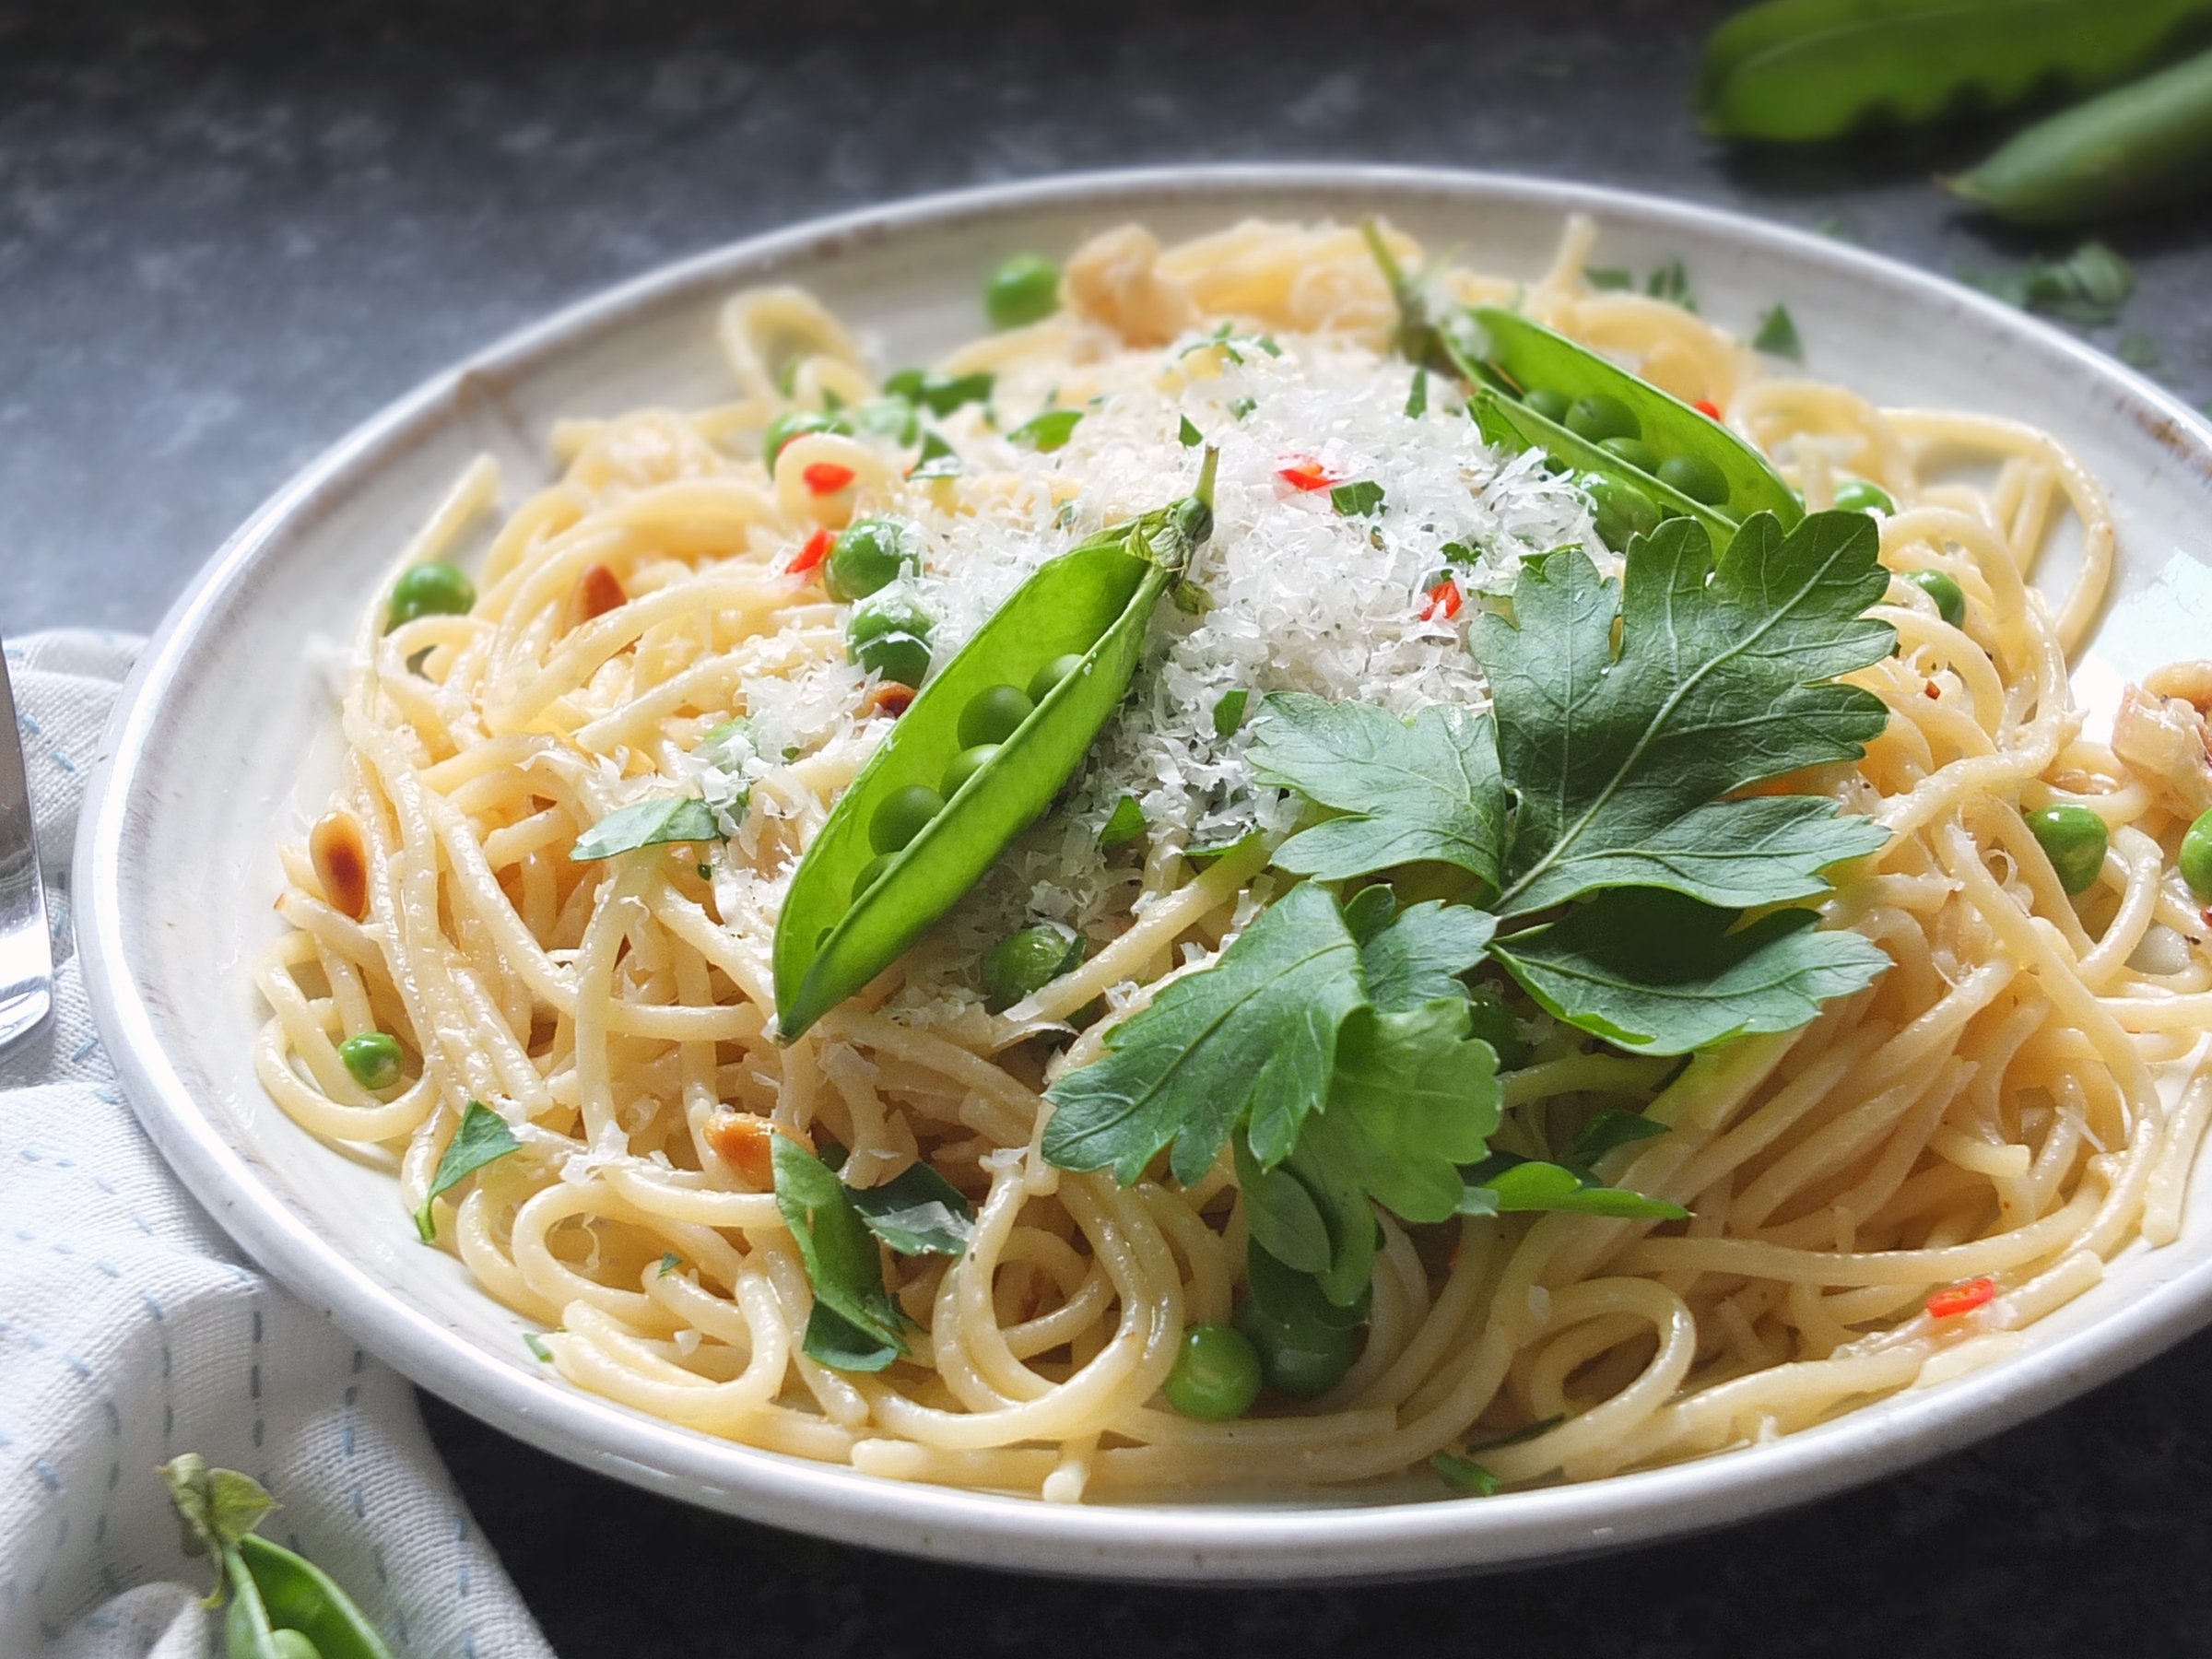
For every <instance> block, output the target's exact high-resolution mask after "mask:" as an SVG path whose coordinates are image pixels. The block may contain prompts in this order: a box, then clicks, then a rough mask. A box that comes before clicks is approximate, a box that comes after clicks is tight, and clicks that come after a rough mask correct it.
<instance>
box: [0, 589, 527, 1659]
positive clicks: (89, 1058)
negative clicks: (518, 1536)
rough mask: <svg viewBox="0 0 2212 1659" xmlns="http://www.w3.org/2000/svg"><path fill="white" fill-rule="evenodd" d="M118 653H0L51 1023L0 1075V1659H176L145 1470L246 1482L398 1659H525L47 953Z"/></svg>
mask: <svg viewBox="0 0 2212 1659" xmlns="http://www.w3.org/2000/svg"><path fill="white" fill-rule="evenodd" d="M141 643H142V641H138V640H135V639H131V638H127V637H124V636H122V635H116V634H97V633H83V632H54V633H45V634H33V635H30V636H29V637H27V638H25V639H22V640H19V641H11V642H9V644H8V646H7V665H8V672H9V675H10V677H11V678H12V680H13V682H14V686H15V693H16V704H17V708H18V714H19V717H20V720H21V724H22V732H23V744H24V759H25V760H26V762H27V763H28V766H29V776H30V794H31V799H32V801H33V803H34V805H35V809H36V813H37V818H38V830H39V857H40V860H41V864H42V865H43V867H44V870H45V875H46V902H47V905H48V906H49V909H50V911H51V913H52V917H53V933H54V943H55V951H54V954H55V958H56V961H57V965H58V968H59V974H58V977H57V980H56V983H55V988H54V989H55V1006H54V1015H53V1019H52V1020H50V1021H49V1022H48V1024H47V1026H46V1028H45V1030H43V1031H41V1033H40V1034H39V1035H38V1036H35V1037H33V1038H30V1039H29V1040H27V1041H24V1042H23V1043H22V1044H20V1045H18V1047H16V1048H14V1049H11V1050H9V1051H8V1052H7V1053H5V1054H0V1653H4V1654H7V1655H11V1656H14V1655H23V1656H29V1655H34V1654H41V1653H51V1654H53V1655H55V1656H56V1659H125V1656H128V1659H145V1656H154V1655H158V1656H159V1659H202V1656H203V1655H205V1654H206V1653H208V1652H209V1651H210V1644H211V1642H212V1641H214V1640H215V1637H216V1633H217V1631H218V1630H219V1628H220V1615H216V1614H209V1613H206V1611H204V1610H203V1609H202V1608H201V1607H200V1606H198V1600H197V1598H198V1596H199V1595H200V1594H202V1593H203V1592H205V1591H206V1589H207V1588H208V1587H209V1585H210V1583H212V1571H211V1569H210V1566H209V1564H208V1562H207V1561H206V1559H197V1560H195V1559H191V1558H189V1557H187V1556H185V1555H184V1553H183V1552H182V1549H181V1547H179V1542H178V1529H177V1524H176V1521H175V1519H174V1516H173V1513H172V1512H171V1508H170V1504H169V1498H168V1495H167V1493H166V1492H165V1491H164V1490H163V1488H162V1485H161V1482H160V1479H159V1477H158V1476H157V1475H156V1474H155V1466H156V1465H159V1464H161V1463H164V1462H166V1461H168V1460H169V1459H170V1458H171V1457H174V1456H175V1455H177V1454H178V1453H182V1452H197V1453H200V1454H201V1455H202V1456H204V1457H205V1458H206V1460H207V1461H208V1463H209V1464H211V1465H218V1466H220V1467H224V1468H234V1469H240V1470H242V1471H244V1472H245V1473H246V1474H249V1475H251V1476H253V1477H254V1478H255V1479H256V1480H258V1481H260V1482H261V1483H262V1485H264V1486H265V1487H266V1488H269V1490H270V1491H271V1492H273V1493H274V1494H276V1496H277V1499H278V1500H280V1501H281V1502H282V1503H283V1505H284V1507H283V1508H282V1509H281V1510H279V1511H277V1512H276V1513H274V1514H273V1515H271V1516H270V1517H269V1518H268V1520H266V1521H265V1522H264V1523H263V1524H262V1527H261V1531H262V1532H263V1533H264V1534H265V1535H267V1536H269V1537H271V1538H273V1539H275V1540H276V1541H277V1542H278V1543H281V1544H286V1545H288V1546H290V1547H293V1548H295V1549H298V1550H300V1552H301V1553H302V1554H304V1555H306V1556H307V1557H308V1558H309V1559H311V1560H312V1561H314V1562H315V1563H317V1564H318V1565H319V1566H321V1567H323V1568H324V1570H325V1571H328V1572H329V1573H330V1574H331V1575H332V1576H333V1577H334V1578H335V1579H336V1580H337V1582H338V1583H340V1584H341V1585H343V1586H344V1587H345V1588H346V1590H347V1592H348V1593H349V1594H351V1595H352V1596H353V1598H354V1599H355V1600H356V1601H357V1602H358V1603H359V1605H360V1606H361V1608H362V1610H363V1611H364V1612H366V1613H367V1614H368V1615H369V1617H370V1618H371V1620H373V1621H374V1622H375V1624H376V1626H377V1628H378V1629H379V1630H382V1632H383V1634H384V1637H385V1640H386V1641H388V1642H390V1644H391V1646H392V1649H393V1652H394V1653H395V1654H397V1655H400V1656H401V1659H449V1656H450V1659H508V1656H509V1655H515V1656H518V1659H551V1653H552V1650H551V1649H550V1648H548V1647H547V1645H546V1641H545V1638H544V1637H543V1636H542V1635H540V1634H539V1632H538V1630H537V1626H536V1624H535V1622H534V1621H533V1620H532V1618H531V1617H530V1614H529V1611H528V1610H527V1609H526V1608H525V1607H524V1606H523V1603H522V1598H521V1597H520V1596H518V1595H517V1594H515V1590H514V1586H513V1585H512V1583H510V1582H509V1581H508V1578H507V1574H506V1572H505V1571H503V1570H502V1569H501V1568H500V1562H499V1558H498V1557H497V1556H496V1555H494V1554H493V1553H492V1550H491V1547H490V1546H489V1545H488V1544H487V1543H486V1542H485V1541H484V1539H483V1538H482V1536H481V1535H479V1534H478V1533H477V1529H476V1526H475V1524H473V1522H472V1521H471V1520H470V1518H469V1514H468V1511H467V1508H466V1507H465V1505H464V1504H463V1503H462V1501H461V1498H460V1495H459V1494H458V1493H457V1492H455V1491H454V1489H453V1482H452V1481H451V1480H450V1479H449V1478H448V1477H447V1475H446V1472H445V1468H444V1465H442V1464H441V1463H440V1462H439V1460H438V1454H437V1453H436V1452H435V1451H434V1450H433V1449H432V1448H431V1446H430V1442H429V1437H428V1436H427V1435H425V1433H424V1432H423V1428H422V1420H421V1418H420V1417H419V1416H418V1414H417V1411H416V1407H415V1395H414V1392H413V1390H411V1389H410V1388H409V1387H408V1386H407V1384H406V1382H405V1381H404V1380H403V1379H402V1378H400V1377H399V1376H398V1375H397V1374H396V1373H394V1372H393V1371H389V1370H387V1369H386V1368H385V1367H383V1366H382V1365H381V1364H379V1363H378V1362H377V1361H376V1360H374V1359H370V1358H369V1357H368V1356H367V1355H366V1354H364V1353H363V1352H362V1351H361V1350H360V1349H359V1348H358V1347H355V1346H354V1344H353V1341H352V1339H351V1338H349V1337H347V1336H346V1335H344V1334H343V1333H341V1332H339V1331H338V1330H337V1329H335V1327H334V1326H332V1325H331V1324H329V1323H328V1322H327V1321H326V1320H324V1318H322V1317H321V1316H320V1315H318V1314H316V1313H314V1312H311V1311H310V1310H309V1309H307V1308H306V1307H303V1306H302V1305H301V1304H300V1303H299V1302H297V1301H295V1300H293V1299H292V1297H291V1296H290V1295H289V1294H288V1292H287V1291H285V1290H283V1289H282V1288H279V1287H278V1286H277V1285H276V1284H275V1283H274V1282H273V1281H272V1280H270V1279H269V1278H268V1277H266V1276H265V1275H264V1274H263V1273H262V1272H261V1271H260V1270H259V1269H258V1268H256V1267H254V1266H253V1265H252V1264H251V1263H250V1262H248V1261H247V1260H246V1259H245V1257H244V1256H243V1255H242V1254H241V1253H240V1252H239V1250H238V1248H237V1247H236V1246H235V1245H234V1244H232V1243H231V1242H230V1241H229V1238H227V1237H226V1236H225V1235H224V1234H223V1232H222V1231H221V1230H220V1229H218V1227H217V1226H216V1225H215V1223H214V1222H213V1221H211V1220H209V1219H208V1218H207V1216H206V1213H205V1212H204V1211H202V1210H201V1208H200V1207H199V1206H198V1205H197V1204H196V1203H194V1200H193V1199H192V1198H191V1196H190V1195H189V1194H186V1193H185V1191H184V1189H183V1187H182V1185H181V1184H179V1182H177V1179H176V1177H175V1176H173V1175H172V1174H171V1173H170V1171H169V1169H168V1167H167V1166H166V1165H165V1164H163V1162H162V1161H161V1159H160V1156H159V1154H158V1153H157V1152H156V1151H155V1150H154V1148H153V1146H152V1144H151V1143H150V1142H148V1141H147V1138H146V1135H145V1134H144V1132H143V1131H141V1130H140V1128H139V1127H138V1123H137V1120H136V1119H135V1117H133V1116H132V1115H131V1110H130V1107H129V1106H128V1105H127V1104H125V1103H124V1098H123V1094H122V1091H121V1089H120V1088H119V1087H118V1086H117V1084H116V1081H115V1074H114V1072H113V1070H112V1068H111V1067H110V1066H109V1065H108V1061H107V1056H106V1055H105V1054H104V1053H102V1052H101V1050H100V1041H99V1035H98V1033H97V1032H96V1031H95V1030H94V1029H93V1025H92V1015H91V1011H90V1009H89V1008H88V1006H86V1001H85V990H84V982H83V979H82V977H81V975H80V973H79V971H78V967H77V963H76V953H75V950H74V949H73V948H72V943H71V935H70V929H69V900H68V872H69V855H70V850H71V845H72V842H73V841H74V839H75V836H76V813H77V807H78V805H79V803H80V802H81V801H82V799H83V795H84V785H85V779H86V776H87V774H88V771H90V769H91V766H92V763H93V760H94V758H95V756H96V755H97V754H98V752H99V748H100V734H101V732H102V731H103V729H104V728H105V726H106V724H107V718H108V712H109V710H110V708H111V707H112V705H113V703H114V701H115V695H116V692H117V691H118V690H119V689H120V688H121V685H122V681H123V677H124V673H125V672H126V671H127V670H128V669H129V667H130V665H131V661H132V659H133V657H134V656H135V655H136V653H137V651H138V649H139V646H140V644H141Z"/></svg>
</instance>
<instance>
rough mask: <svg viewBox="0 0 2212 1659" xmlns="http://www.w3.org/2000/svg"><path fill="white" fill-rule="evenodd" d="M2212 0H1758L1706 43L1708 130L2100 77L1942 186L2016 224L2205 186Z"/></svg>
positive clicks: (1822, 123)
mask: <svg viewBox="0 0 2212 1659" xmlns="http://www.w3.org/2000/svg"><path fill="white" fill-rule="evenodd" d="M2208 39H2212V0H1768V3H1767V4H1764V5H1760V6H1752V7H1751V8H1749V9H1748V10H1746V11H1743V12H1739V13H1737V14H1736V15H1735V16H1734V17H1731V18H1728V19H1727V20H1726V21H1725V22H1724V23H1723V24H1722V25H1721V26H1720V27H1719V28H1718V29H1715V30H1714V31H1713V33H1712V36H1711V38H1710V39H1708V41H1706V45H1705V54H1704V61H1703V65H1702V68H1701V72H1700V79H1699V84H1698V88H1697V92H1696V97H1695V103H1696V107H1697V112H1698V116H1699V119H1700V123H1701V124H1703V126H1704V128H1705V130H1706V131H1707V132H1709V133H1711V134H1712V135H1714V136H1716V137H1721V138H1727V139H1734V140H1751V141H1757V142H1765V143H1776V144H1808V143H1821V142H1829V141H1833V140H1838V139H1849V138H1853V137H1854V136H1858V135H1865V134H1868V133H1872V132H1877V131H1880V130H1883V129H1885V128H1888V129H1895V128H1902V127H1916V126H1924V125H1928V124H1935V123H1938V122H1942V121H1946V120H1953V119H1958V118H1960V117H1967V116H1988V115H1990V114H1993V113H1995V112H2003V111H2006V110H2012V109H2017V108H2020V107H2022V106H2027V105H2030V104H2034V103H2039V102H2040V103H2048V102H2049V101H2050V100H2053V98H2054V97H2059V96H2067V95H2079V94H2081V93H2085V92H2088V91H2092V90H2095V89H2096V88H2106V87H2109V88H2112V90H2109V91H2106V92H2104V93H2103V94H2102V95H2101V96H2100V97H2097V98H2094V99H2092V100H2089V101H2088V102H2086V103H2083V104H2080V105H2079V106H2078V107H2077V108H2073V109H2069V110H2066V111H2065V112H2061V113H2059V114H2057V115H2054V116H2052V117H2050V118H2049V119H2047V120H2044V121H2042V122H2041V123H2039V124H2036V125H2034V126H2031V127H2030V128H2029V129H2028V130H2027V131H2025V132H2023V133H2021V134H2019V135H2017V136H2015V137H2014V138H2013V139H2012V140H2011V141H2010V142H2009V143H2007V144H2006V145H2005V146H2004V147H2002V148H2001V149H2000V150H1998V152H1997V153H1996V154H1995V155H1994V156H1992V157H1990V158H1989V159H1988V160H1986V161H1984V162H1983V164H1982V165H1980V166H1978V167H1975V168H1972V169H1970V170H1969V171H1966V172H1964V173H1961V174H1959V175H1958V176H1957V177H1956V178H1954V179H1951V180H1949V181H1947V183H1948V185H1949V187H1950V188H1951V189H1952V190H1953V191H1954V192H1955V193H1956V194H1959V196H1960V197H1961V198H1962V199H1964V200H1967V201H1970V202H1971V203H1973V204H1974V206H1977V207H1980V208H1982V209H1983V210H1984V211H1987V212H1989V213H1992V214H1994V215H1995V216H1997V217H1999V218H2006V219H2010V220H2013V221H2015V222H2018V223H2022V224H2031V225H2068V224H2078V223H2084V222H2088V221H2089V220H2092V219H2098V218H2109V217H2112V216H2113V215H2116V214H2120V213H2125V212H2130V211H2134V210H2137V209H2141V208H2144V207H2149V206H2158V205H2159V204H2161V203H2164V202H2167V201H2171V200H2176V199H2179V198H2181V197H2183V196H2184V195H2188V194H2194V193H2195V192H2197V191H2200V190H2202V189H2204V188H2206V185H2207V184H2212V53H2207V54H2206V56H2204V57H2199V58H2195V59H2192V60H2190V61H2187V62H2182V61H2180V60H2181V59H2182V58H2183V54H2184V53H2185V52H2186V51H2187V49H2188V48H2189V47H2190V46H2192V45H2202V44H2204V43H2205V42H2206V41H2207V40H2208Z"/></svg>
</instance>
